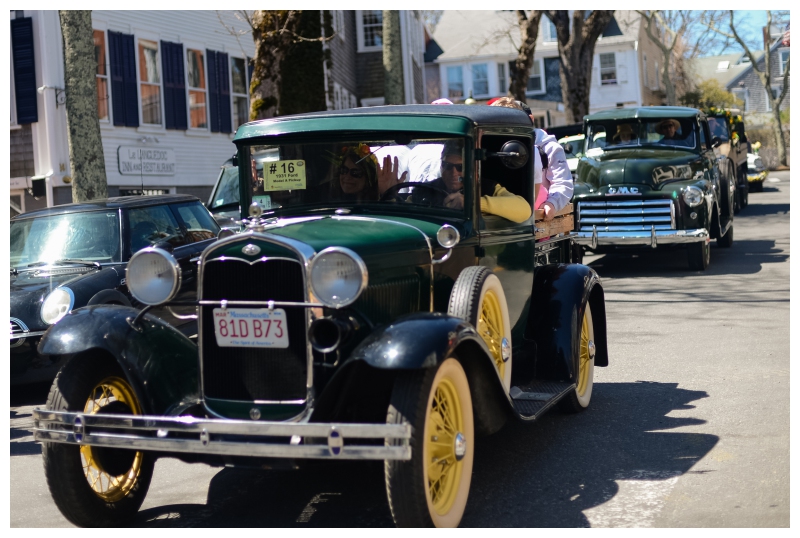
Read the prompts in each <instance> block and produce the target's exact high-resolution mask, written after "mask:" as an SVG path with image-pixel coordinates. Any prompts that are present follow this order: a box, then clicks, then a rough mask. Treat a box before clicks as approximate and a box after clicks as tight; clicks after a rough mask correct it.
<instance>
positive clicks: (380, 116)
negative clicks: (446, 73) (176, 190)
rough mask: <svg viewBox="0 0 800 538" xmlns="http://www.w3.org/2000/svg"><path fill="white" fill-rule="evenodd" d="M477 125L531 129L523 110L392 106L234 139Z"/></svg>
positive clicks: (252, 131) (312, 116)
mask: <svg viewBox="0 0 800 538" xmlns="http://www.w3.org/2000/svg"><path fill="white" fill-rule="evenodd" d="M474 126H481V127H483V126H501V127H519V128H521V129H525V130H527V131H530V130H531V129H532V128H533V126H532V125H531V121H530V118H529V117H528V115H527V114H525V113H524V112H522V111H521V110H517V109H513V108H505V107H499V106H494V107H493V106H486V105H389V106H375V107H364V108H351V109H346V110H326V111H323V112H310V113H306V114H296V115H292V116H280V117H277V118H272V119H268V120H259V121H253V122H250V123H246V124H244V125H242V126H241V127H239V129H237V130H236V137H235V138H234V141H240V140H246V139H249V138H255V137H260V136H276V135H285V134H302V133H311V132H323V133H324V132H331V133H345V132H363V131H386V132H398V131H401V132H403V131H404V132H413V133H440V134H450V135H455V136H468V135H469V134H470V133H471V131H472V129H473V127H474Z"/></svg>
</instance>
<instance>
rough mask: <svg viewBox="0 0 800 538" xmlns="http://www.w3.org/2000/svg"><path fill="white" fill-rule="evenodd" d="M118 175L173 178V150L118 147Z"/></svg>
mask: <svg viewBox="0 0 800 538" xmlns="http://www.w3.org/2000/svg"><path fill="white" fill-rule="evenodd" d="M117 157H118V159H119V173H120V174H122V175H123V176H139V175H142V176H174V175H175V150H174V149H171V148H143V147H140V146H120V147H119V149H117Z"/></svg>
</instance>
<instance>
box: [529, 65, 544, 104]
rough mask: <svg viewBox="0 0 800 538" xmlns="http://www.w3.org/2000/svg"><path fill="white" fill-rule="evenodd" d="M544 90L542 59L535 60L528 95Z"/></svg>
mask: <svg viewBox="0 0 800 538" xmlns="http://www.w3.org/2000/svg"><path fill="white" fill-rule="evenodd" d="M543 91H544V77H543V76H542V61H541V60H534V61H533V65H531V74H530V76H529V77H528V88H527V91H526V92H525V93H526V94H527V95H531V94H534V93H542V92H543Z"/></svg>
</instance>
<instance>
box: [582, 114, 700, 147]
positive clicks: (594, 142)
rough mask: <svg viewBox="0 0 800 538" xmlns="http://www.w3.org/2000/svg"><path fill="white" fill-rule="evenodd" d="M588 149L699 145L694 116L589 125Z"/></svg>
mask: <svg viewBox="0 0 800 538" xmlns="http://www.w3.org/2000/svg"><path fill="white" fill-rule="evenodd" d="M587 133H588V136H587V138H588V144H587V151H588V152H591V153H597V152H602V151H607V150H612V149H624V148H626V147H630V146H645V145H656V146H661V147H679V148H692V149H694V148H695V146H696V141H695V138H696V136H695V122H694V118H643V119H636V120H619V121H615V120H603V121H597V122H592V123H590V124H589V125H588V127H587Z"/></svg>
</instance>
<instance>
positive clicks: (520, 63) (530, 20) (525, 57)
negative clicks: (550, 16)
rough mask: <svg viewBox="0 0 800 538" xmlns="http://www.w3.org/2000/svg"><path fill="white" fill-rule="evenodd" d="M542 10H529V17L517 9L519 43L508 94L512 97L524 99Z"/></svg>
mask: <svg viewBox="0 0 800 538" xmlns="http://www.w3.org/2000/svg"><path fill="white" fill-rule="evenodd" d="M543 13H544V12H543V11H531V15H530V17H528V16H527V15H526V14H525V11H523V10H517V21H518V25H519V34H520V38H521V43H520V46H519V49H518V50H517V58H516V60H514V72H513V73H512V75H511V85H510V86H509V88H508V95H509V96H510V97H513V98H514V99H518V100H520V101H523V102H524V101H525V99H526V96H525V91H526V90H527V89H528V78H529V77H530V73H531V66H532V65H533V54H534V52H535V51H536V38H537V37H538V36H539V21H541V20H542V14H543Z"/></svg>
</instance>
